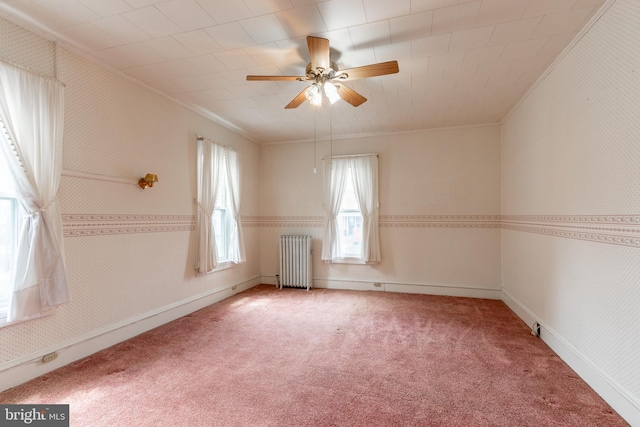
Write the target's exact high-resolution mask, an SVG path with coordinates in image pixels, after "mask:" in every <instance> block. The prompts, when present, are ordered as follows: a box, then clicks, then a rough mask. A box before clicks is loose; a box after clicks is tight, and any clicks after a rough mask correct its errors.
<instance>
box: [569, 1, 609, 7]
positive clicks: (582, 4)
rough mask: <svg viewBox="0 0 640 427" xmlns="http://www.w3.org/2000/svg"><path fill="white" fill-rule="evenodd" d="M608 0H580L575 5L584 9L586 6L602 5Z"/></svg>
mask: <svg viewBox="0 0 640 427" xmlns="http://www.w3.org/2000/svg"><path fill="white" fill-rule="evenodd" d="M605 1H606V0H578V1H577V2H576V4H575V5H574V6H573V8H574V9H582V8H584V7H600V6H602V5H603V4H604V3H605Z"/></svg>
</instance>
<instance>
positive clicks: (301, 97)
mask: <svg viewBox="0 0 640 427" xmlns="http://www.w3.org/2000/svg"><path fill="white" fill-rule="evenodd" d="M307 46H308V47H309V54H310V56H311V62H310V63H309V64H307V69H306V75H304V76H247V80H249V81H301V82H304V81H307V82H312V84H311V86H308V87H307V88H306V89H304V90H303V91H302V92H300V93H299V94H298V96H296V97H295V98H293V100H292V101H291V102H290V103H289V104H287V106H286V107H284V108H296V107H298V106H300V105H301V104H302V103H303V102H304V101H305V100H307V99H308V100H309V102H311V104H312V105H316V106H319V105H321V104H322V92H323V91H324V94H325V95H326V97H327V98H328V99H329V102H331V103H332V104H333V103H334V102H336V101H337V100H339V99H343V100H345V101H346V102H348V103H349V104H351V105H353V106H354V107H357V106H358V105H360V104H362V103H364V102H365V101H366V100H367V98H365V97H364V96H362V95H360V94H359V93H358V92H356V91H355V90H353V89H351V88H349V87H347V86H345V85H344V84H339V83H342V82H346V81H350V80H356V79H364V78H367V77H377V76H383V75H386V74H394V73H397V72H398V71H399V69H398V61H388V62H380V63H377V64H371V65H364V66H362V67H355V68H347V69H345V70H338V67H337V66H336V64H334V63H333V62H331V59H330V57H329V56H330V50H329V40H327V39H323V38H321V37H313V36H308V37H307Z"/></svg>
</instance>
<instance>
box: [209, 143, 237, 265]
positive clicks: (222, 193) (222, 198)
mask: <svg viewBox="0 0 640 427" xmlns="http://www.w3.org/2000/svg"><path fill="white" fill-rule="evenodd" d="M219 167H220V178H219V180H218V191H217V195H216V201H215V204H214V209H213V217H212V221H213V230H214V233H215V236H216V261H217V264H221V263H226V262H228V261H229V235H230V234H231V233H230V229H231V222H232V221H230V219H231V214H230V213H229V212H230V209H229V183H228V181H229V180H228V175H227V162H226V153H225V152H223V153H222V161H221V162H220V165H219Z"/></svg>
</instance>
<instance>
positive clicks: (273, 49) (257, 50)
mask: <svg viewBox="0 0 640 427" xmlns="http://www.w3.org/2000/svg"><path fill="white" fill-rule="evenodd" d="M244 51H245V52H246V53H247V54H248V55H249V56H250V57H251V58H252V59H253V60H254V61H255V62H256V64H260V65H264V64H274V63H278V62H285V61H286V60H287V52H286V51H283V50H282V49H280V48H279V47H278V45H276V44H275V43H269V44H261V45H259V46H251V47H247V48H245V49H244Z"/></svg>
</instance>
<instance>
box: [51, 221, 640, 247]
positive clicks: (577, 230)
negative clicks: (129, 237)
mask: <svg viewBox="0 0 640 427" xmlns="http://www.w3.org/2000/svg"><path fill="white" fill-rule="evenodd" d="M242 223H243V226H244V227H280V228H297V227H302V228H322V227H323V226H324V218H323V217H322V216H243V217H242ZM62 224H63V230H64V236H65V237H83V236H103V235H114V234H132V233H157V232H176V231H192V230H195V225H196V216H195V215H146V214H63V215H62ZM380 227H381V228H449V229H452V228H461V229H472V228H479V229H483V228H484V229H487V228H488V229H504V230H509V231H516V232H523V233H535V234H541V235H546V236H551V237H559V238H566V239H574V240H584V241H589V242H595V243H605V244H611V245H619V246H628V247H634V248H640V215H380Z"/></svg>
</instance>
